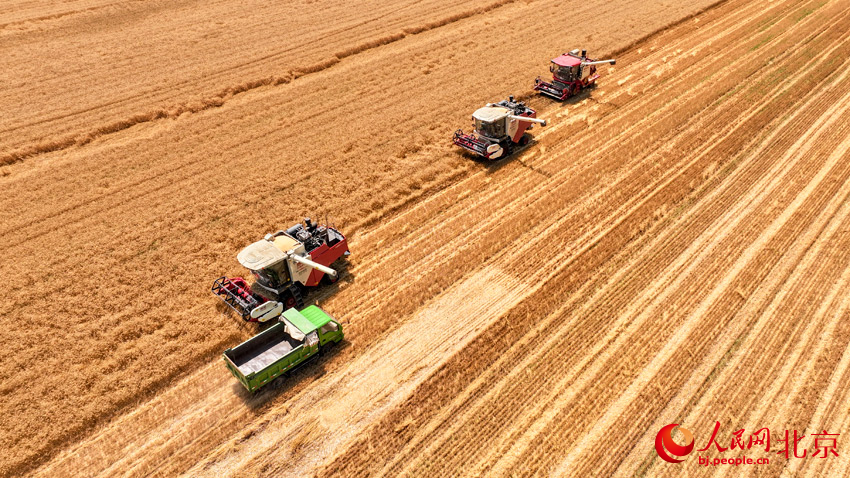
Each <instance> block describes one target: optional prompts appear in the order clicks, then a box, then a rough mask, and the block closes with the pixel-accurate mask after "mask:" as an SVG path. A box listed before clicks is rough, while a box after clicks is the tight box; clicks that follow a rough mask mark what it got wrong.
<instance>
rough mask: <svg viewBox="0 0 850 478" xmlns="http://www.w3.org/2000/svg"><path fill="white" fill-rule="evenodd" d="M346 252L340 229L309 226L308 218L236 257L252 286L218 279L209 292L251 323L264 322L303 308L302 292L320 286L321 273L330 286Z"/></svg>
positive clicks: (268, 236) (244, 250)
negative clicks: (327, 279) (247, 271)
mask: <svg viewBox="0 0 850 478" xmlns="http://www.w3.org/2000/svg"><path fill="white" fill-rule="evenodd" d="M348 254H349V250H348V241H347V240H346V238H345V236H343V235H342V233H340V232H339V231H338V230H336V229H335V228H333V227H329V226H322V225H317V224H313V223H312V222H311V221H310V218H306V219H305V220H304V224H296V225H294V226H292V227H290V228H289V229H287V230H286V231H278V232H276V233H274V234H267V235H266V237H265V238H263V239H262V240H260V241H257V242H255V243H253V244H251V245H250V246H248V247H246V248H245V249H243V250H242V252H240V253H239V255H238V256H237V257H236V258H237V260H239V263H240V264H242V266H243V267H245V268H246V269H248V270H249V271H251V274H253V275H254V278H255V281H254V284H253V285H250V286H249V285H248V282H247V281H246V280H245V279H243V278H241V277H233V278H228V277H225V276H223V277H219V278H218V279H216V281H215V282H214V283H213V286H212V292H213V293H214V294H215V295H217V296H218V297H219V298H221V300H223V301H224V303H225V304H227V305H228V306H229V307H230V308H232V309H233V310H235V311H236V313H238V314H239V315H240V316H241V317H242V319H244V320H246V321H249V322H266V321H268V320H271V319H274V318H277V317H279V316H280V315H281V313H282V312H283V310H285V309H291V308H295V307H297V308H300V307H303V306H304V297H303V296H304V288H306V287H315V286H317V285H319V283H320V282H321V281H322V279H323V278H324V277H325V275H327V276H328V278H329V279H330V281H331V282H335V281H336V280H337V272H336V271H335V270H333V269H331V268H330V265H331V264H333V263H334V262H336V260H337V259H339V258H340V257H342V256H347V255H348Z"/></svg>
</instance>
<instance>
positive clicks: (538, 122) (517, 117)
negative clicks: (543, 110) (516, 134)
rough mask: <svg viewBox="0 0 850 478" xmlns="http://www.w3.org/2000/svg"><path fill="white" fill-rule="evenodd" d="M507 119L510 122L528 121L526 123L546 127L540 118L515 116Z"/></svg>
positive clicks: (509, 116) (544, 121)
mask: <svg viewBox="0 0 850 478" xmlns="http://www.w3.org/2000/svg"><path fill="white" fill-rule="evenodd" d="M508 118H510V119H512V120H519V121H528V122H531V123H537V124H541V125H543V126H546V120H544V119H540V118H529V117H527V116H516V115H508Z"/></svg>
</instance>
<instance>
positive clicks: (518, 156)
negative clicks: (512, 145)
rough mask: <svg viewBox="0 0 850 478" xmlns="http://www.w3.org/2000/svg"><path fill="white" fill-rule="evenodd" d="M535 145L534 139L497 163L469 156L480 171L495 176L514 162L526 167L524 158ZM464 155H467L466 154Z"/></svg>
mask: <svg viewBox="0 0 850 478" xmlns="http://www.w3.org/2000/svg"><path fill="white" fill-rule="evenodd" d="M535 145H537V140H536V139H534V138H533V137H532V138H531V139H530V140H529V141H528V144H526V145H525V146H522V147H519V148H517V149H515V150H514V151H513V152H512V153H511V154H510V155H509V156H507V157H505V158H502V159H497V160H496V161H488V160H486V159H483V158H481V157H479V156H474V157H473V156H471V155H469V156H470V158H471V160H472V161H474V162H475V163H476V164H478V166H479V168H480V169H482V170H484V171H485V174H487V175H490V174H493V173H495V172H497V171H499V170H500V169H502V168H504V167H505V166H507V165H508V164H511V163H512V162H514V161H517V162H519V163H520V164H523V165H525V163H523V162H522V156H523V154H524V153H525V152H526V151H528V150H530V149H532V148H533V147H534V146H535ZM464 154H466V153H464Z"/></svg>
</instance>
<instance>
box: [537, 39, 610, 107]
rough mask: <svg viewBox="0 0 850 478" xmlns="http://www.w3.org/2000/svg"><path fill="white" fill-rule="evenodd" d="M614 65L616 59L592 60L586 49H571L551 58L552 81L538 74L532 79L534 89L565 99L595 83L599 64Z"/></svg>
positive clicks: (597, 77) (551, 96)
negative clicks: (547, 80) (545, 79)
mask: <svg viewBox="0 0 850 478" xmlns="http://www.w3.org/2000/svg"><path fill="white" fill-rule="evenodd" d="M608 64H610V65H615V64H617V60H593V59H590V58H588V57H587V50H582V51H581V52H579V51H578V50H573V51H571V52H569V53H564V54H563V55H561V56H559V57H557V58H553V59H552V64H551V65H550V66H549V71H551V72H552V82H551V83H549V82H546V81H543V80H542V79H541V78H540V77H539V76H538V77H537V78H536V79H535V80H534V89H535V90H537V91H539V92H540V93H542V94H544V95H546V96H549V97H550V98H554V99H556V100H565V99H567V98H569V97H571V96H575V95H577V94H579V93H580V92H581V90H582V89H584V88H587V87H589V86H591V85H593V84H595V83H596V80H597V79H599V75H598V74H597V73H596V67H597V66H599V65H608Z"/></svg>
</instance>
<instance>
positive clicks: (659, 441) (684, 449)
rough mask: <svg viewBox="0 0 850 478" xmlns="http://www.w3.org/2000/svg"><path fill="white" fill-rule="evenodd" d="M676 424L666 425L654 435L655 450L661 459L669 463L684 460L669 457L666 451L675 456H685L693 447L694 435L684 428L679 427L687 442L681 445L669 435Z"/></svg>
mask: <svg viewBox="0 0 850 478" xmlns="http://www.w3.org/2000/svg"><path fill="white" fill-rule="evenodd" d="M678 426H679V424H678V423H672V424H670V425H667V426H666V427H664V428H662V429H661V431H660V432H658V435H656V436H655V451H656V452H657V453H658V456H660V457H661V459H662V460H664V461H667V462H670V463H681V462H682V461H684V460H677V459H675V458H673V457H671V456H670V455H669V454H668V453H667V452H668V451H669V452H670V453H672V454H674V455H676V456H685V455H687V454H688V453H690V452H691V451H693V449H694V436H693V435H691V432H690V431H688V429H686V428H682V427H679V431H681V432H682V435H685V441H686V442H688V443H687V444H686V445H685V446H682V445H679V444H678V443H676V442H674V441H673V437H672V436H670V435H671V433H673V429H674V428H676V427H678Z"/></svg>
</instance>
